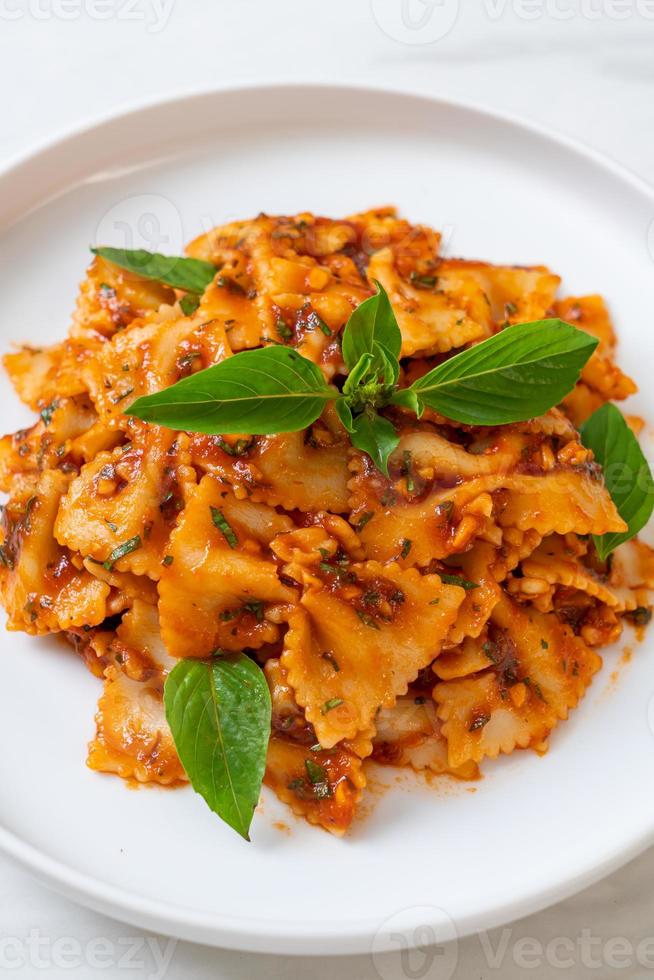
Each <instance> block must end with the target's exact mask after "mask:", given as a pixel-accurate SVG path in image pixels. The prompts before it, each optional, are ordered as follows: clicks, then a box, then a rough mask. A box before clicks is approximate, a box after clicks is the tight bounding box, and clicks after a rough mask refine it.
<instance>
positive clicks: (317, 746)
mask: <svg viewBox="0 0 654 980" xmlns="http://www.w3.org/2000/svg"><path fill="white" fill-rule="evenodd" d="M311 752H322V745H321V744H320V742H316V744H315V745H312V746H311Z"/></svg>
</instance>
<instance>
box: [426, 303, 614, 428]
mask: <svg viewBox="0 0 654 980" xmlns="http://www.w3.org/2000/svg"><path fill="white" fill-rule="evenodd" d="M597 343H598V341H597V339H596V338H595V337H591V336H590V334H587V333H584V331H583V330H577V329H576V327H572V326H570V324H568V323H564V322H563V320H558V319H552V320H536V321H535V322H533V323H518V324H516V325H515V326H512V327H507V328H506V329H505V330H502V332H501V333H498V334H495V336H493V337H489V338H488V340H484V341H482V342H481V343H480V344H476V345H475V346H474V347H471V348H469V349H468V350H464V351H461V352H460V353H459V354H456V355H455V356H454V357H451V358H450V359H449V360H447V361H444V362H443V363H442V364H439V365H438V367H436V368H434V369H433V371H429V373H428V374H426V375H424V377H422V378H419V379H418V380H417V381H414V383H413V384H412V385H411V391H414V392H415V393H416V394H417V396H418V400H419V402H420V403H421V404H422V405H426V406H428V407H429V408H433V409H435V410H436V411H437V412H440V413H441V414H442V415H445V416H446V417H447V418H450V419H456V421H457V422H463V423H465V424H467V425H505V424H506V423H508V422H521V421H523V420H524V419H530V418H534V417H535V416H536V415H542V414H543V412H546V411H547V410H548V409H550V408H552V406H553V405H557V404H558V403H559V402H560V401H561V399H562V398H564V397H565V396H566V395H567V394H568V393H569V392H570V391H572V389H573V388H574V386H575V384H576V382H577V380H578V378H579V373H580V371H581V369H582V367H583V366H584V364H585V363H586V361H587V360H588V358H589V357H590V355H591V354H592V353H593V351H594V350H595V348H596V347H597Z"/></svg>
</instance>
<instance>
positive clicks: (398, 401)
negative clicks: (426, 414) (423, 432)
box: [391, 388, 424, 418]
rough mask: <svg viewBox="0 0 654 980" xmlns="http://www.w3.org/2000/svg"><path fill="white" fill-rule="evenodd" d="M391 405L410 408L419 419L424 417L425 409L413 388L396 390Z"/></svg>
mask: <svg viewBox="0 0 654 980" xmlns="http://www.w3.org/2000/svg"><path fill="white" fill-rule="evenodd" d="M391 404H392V405H398V406H399V407H400V408H408V410H409V411H410V412H414V413H415V414H416V415H417V416H418V418H420V416H421V415H422V413H423V411H424V408H423V406H421V405H420V402H419V400H418V395H417V394H416V392H415V391H413V389H411V388H396V389H395V391H394V392H393V394H392V395H391Z"/></svg>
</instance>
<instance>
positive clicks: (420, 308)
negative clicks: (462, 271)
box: [368, 247, 493, 357]
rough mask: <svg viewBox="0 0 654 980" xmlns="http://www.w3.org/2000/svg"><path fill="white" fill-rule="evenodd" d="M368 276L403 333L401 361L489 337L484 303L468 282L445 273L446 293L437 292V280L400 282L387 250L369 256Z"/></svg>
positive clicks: (425, 277) (489, 322)
mask: <svg viewBox="0 0 654 980" xmlns="http://www.w3.org/2000/svg"><path fill="white" fill-rule="evenodd" d="M368 276H369V278H370V279H371V280H372V279H376V280H377V281H378V282H380V283H381V284H382V286H383V287H384V289H385V290H386V292H387V293H388V297H389V299H390V301H391V306H392V307H393V310H394V311H395V315H396V317H397V322H398V325H399V327H400V330H401V332H402V357H414V356H416V355H420V354H440V353H445V352H447V351H449V350H452V349H453V348H457V347H464V346H465V345H466V344H469V343H472V342H473V341H479V340H484V338H485V337H490V335H491V333H492V332H493V330H492V320H491V315H490V309H489V306H488V302H487V301H486V299H485V297H484V293H483V290H482V289H481V288H480V287H479V286H478V285H477V283H475V282H473V281H472V280H469V281H466V279H465V277H462V276H460V275H457V274H452V273H447V275H446V277H445V278H446V280H447V283H446V288H445V289H440V290H437V288H436V281H437V280H436V276H435V275H431V276H430V275H423V276H422V277H419V278H422V281H423V282H426V281H429V282H430V283H431V286H430V287H429V288H424V287H422V286H420V285H414V284H412V279H411V276H410V275H409V276H407V277H403V276H401V275H400V274H399V272H398V271H397V268H396V265H395V256H394V254H393V249H392V248H390V247H389V248H382V249H380V250H379V251H378V252H375V254H374V255H372V256H371V257H370V262H369V264H368ZM413 282H414V283H416V282H417V280H416V279H415V278H414V280H413Z"/></svg>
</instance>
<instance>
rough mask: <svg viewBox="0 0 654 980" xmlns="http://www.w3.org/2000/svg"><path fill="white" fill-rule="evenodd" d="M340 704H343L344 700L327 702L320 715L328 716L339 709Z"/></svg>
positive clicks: (334, 699) (332, 699) (338, 699)
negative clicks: (328, 713) (329, 712)
mask: <svg viewBox="0 0 654 980" xmlns="http://www.w3.org/2000/svg"><path fill="white" fill-rule="evenodd" d="M339 704H343V698H330V699H329V701H325V703H324V704H323V706H322V708H321V709H320V714H321V715H326V714H327V712H328V711H332V710H333V709H334V708H338V706H339Z"/></svg>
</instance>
